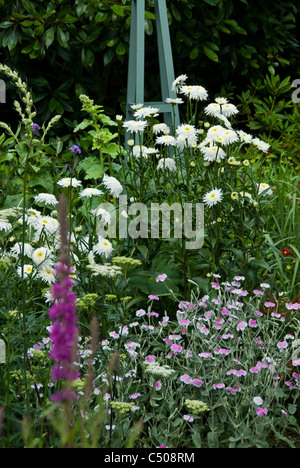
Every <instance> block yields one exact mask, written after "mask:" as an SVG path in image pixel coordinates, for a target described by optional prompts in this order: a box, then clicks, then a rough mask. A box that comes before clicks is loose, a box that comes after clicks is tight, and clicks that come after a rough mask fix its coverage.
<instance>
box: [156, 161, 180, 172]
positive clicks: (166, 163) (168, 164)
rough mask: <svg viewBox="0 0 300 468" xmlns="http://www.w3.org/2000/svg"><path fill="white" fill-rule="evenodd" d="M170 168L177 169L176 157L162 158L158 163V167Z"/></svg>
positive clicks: (170, 169)
mask: <svg viewBox="0 0 300 468" xmlns="http://www.w3.org/2000/svg"><path fill="white" fill-rule="evenodd" d="M164 168H166V169H168V170H169V171H175V170H176V163H175V161H174V159H171V158H165V159H160V161H159V162H158V164H157V169H164Z"/></svg>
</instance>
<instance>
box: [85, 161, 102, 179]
mask: <svg viewBox="0 0 300 468" xmlns="http://www.w3.org/2000/svg"><path fill="white" fill-rule="evenodd" d="M103 175H104V167H103V166H102V165H101V164H100V163H98V164H95V165H94V166H91V167H89V168H88V169H86V176H85V178H84V179H85V180H87V179H95V180H96V179H101V178H102V177H103Z"/></svg>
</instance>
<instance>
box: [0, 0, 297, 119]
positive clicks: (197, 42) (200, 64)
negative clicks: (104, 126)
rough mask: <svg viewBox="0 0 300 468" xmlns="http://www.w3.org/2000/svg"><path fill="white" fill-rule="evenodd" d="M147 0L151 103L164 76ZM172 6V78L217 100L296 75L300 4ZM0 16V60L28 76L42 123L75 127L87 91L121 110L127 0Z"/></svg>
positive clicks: (196, 1)
mask: <svg viewBox="0 0 300 468" xmlns="http://www.w3.org/2000/svg"><path fill="white" fill-rule="evenodd" d="M146 4H147V13H146V19H145V21H146V33H147V37H146V79H147V82H146V94H147V95H146V98H145V99H146V100H155V99H156V98H157V97H159V96H158V95H159V91H160V90H159V88H158V86H159V84H158V83H157V80H156V79H153V78H154V77H156V76H157V73H158V56H157V44H156V29H155V15H154V0H148V1H147V2H146ZM167 5H168V14H169V23H170V32H171V39H172V47H173V55H174V62H175V63H174V66H175V74H180V73H186V74H188V75H189V77H190V79H191V81H193V79H197V82H198V81H201V83H199V84H201V85H203V86H205V87H206V89H208V91H209V93H210V95H213V94H216V93H220V90H222V91H223V90H227V93H228V92H230V91H234V90H235V89H236V88H237V87H238V88H239V89H240V90H241V88H242V89H244V90H246V88H247V87H248V86H249V85H250V81H251V80H258V79H264V78H265V76H266V74H271V75H274V74H275V73H276V74H279V75H280V77H281V78H282V79H283V78H285V77H287V76H291V77H294V78H297V76H298V75H299V73H300V70H299V60H298V58H299V32H298V31H297V28H296V24H297V19H298V18H299V12H300V5H297V4H294V2H290V1H284V0H280V1H278V2H273V1H272V0H263V1H260V2H257V1H254V0H239V1H235V2H234V1H233V0H168V1H167ZM0 15H1V19H2V21H1V23H0V47H1V48H0V62H1V63H6V64H7V65H9V66H10V67H12V68H15V69H17V71H18V72H20V73H21V74H22V75H23V77H26V79H27V80H28V84H29V85H30V87H31V88H32V89H33V93H34V103H35V104H36V106H37V107H38V116H37V121H42V120H47V119H48V118H49V117H51V115H54V114H56V113H59V114H64V119H63V120H62V122H64V125H66V126H67V127H68V126H72V125H70V123H71V122H70V120H72V121H74V119H75V120H76V118H77V117H78V115H79V114H78V113H79V111H80V107H79V104H78V96H79V95H80V94H82V93H86V94H88V95H90V96H91V97H92V98H93V99H95V101H96V102H97V103H99V104H102V105H104V106H105V107H106V108H107V110H112V111H113V112H120V111H122V110H124V103H125V100H126V87H127V62H128V50H129V33H130V15H131V1H130V0H122V1H119V2H116V1H112V0H106V1H99V0H76V1H74V2H69V1H68V0H52V1H51V2H49V3H48V2H43V1H40V0H14V1H10V2H5V1H4V0H1V1H0ZM11 98H13V96H10V97H9V99H11ZM2 110H3V109H1V111H2ZM5 111H6V112H7V109H6V110H5ZM11 118H13V117H11Z"/></svg>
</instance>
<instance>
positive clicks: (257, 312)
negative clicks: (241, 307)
mask: <svg viewBox="0 0 300 468" xmlns="http://www.w3.org/2000/svg"><path fill="white" fill-rule="evenodd" d="M254 313H255V314H256V315H258V316H259V317H262V316H263V315H264V314H263V313H262V312H260V311H259V310H256V311H255V312H254Z"/></svg>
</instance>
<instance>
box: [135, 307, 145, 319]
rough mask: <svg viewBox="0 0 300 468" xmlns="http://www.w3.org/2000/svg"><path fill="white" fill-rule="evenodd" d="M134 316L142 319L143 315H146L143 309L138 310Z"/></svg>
mask: <svg viewBox="0 0 300 468" xmlns="http://www.w3.org/2000/svg"><path fill="white" fill-rule="evenodd" d="M135 315H136V316H137V317H143V315H146V311H145V310H144V309H139V310H137V311H136V313H135Z"/></svg>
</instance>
